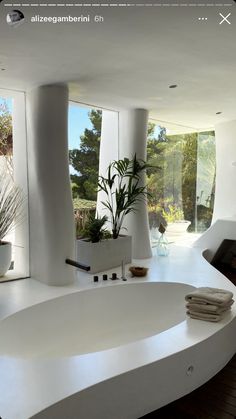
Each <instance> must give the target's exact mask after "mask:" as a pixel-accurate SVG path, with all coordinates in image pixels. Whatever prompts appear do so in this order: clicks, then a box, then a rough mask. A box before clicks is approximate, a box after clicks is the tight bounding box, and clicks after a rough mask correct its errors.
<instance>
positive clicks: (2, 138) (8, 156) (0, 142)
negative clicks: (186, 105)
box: [0, 102, 13, 175]
mask: <svg viewBox="0 0 236 419" xmlns="http://www.w3.org/2000/svg"><path fill="white" fill-rule="evenodd" d="M0 156H4V157H5V161H6V165H7V168H8V171H9V173H10V175H12V173H13V161H12V116H11V113H10V111H9V109H8V107H7V104H6V102H3V103H1V104H0Z"/></svg>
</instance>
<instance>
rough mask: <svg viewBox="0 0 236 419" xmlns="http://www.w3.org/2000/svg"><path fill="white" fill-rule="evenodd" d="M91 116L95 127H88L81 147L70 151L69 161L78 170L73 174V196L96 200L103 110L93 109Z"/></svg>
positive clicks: (82, 137)
mask: <svg viewBox="0 0 236 419" xmlns="http://www.w3.org/2000/svg"><path fill="white" fill-rule="evenodd" d="M89 118H90V121H91V123H92V126H93V128H92V129H87V128H86V129H85V131H84V134H83V135H81V137H80V147H79V148H78V149H77V148H76V149H73V150H70V151H69V162H70V164H71V166H72V167H73V168H74V170H75V171H76V172H77V174H73V175H71V182H72V193H73V198H76V197H79V198H82V199H87V200H91V201H96V199H97V182H98V167H99V149H100V138H101V123H102V111H99V110H91V111H90V112H89Z"/></svg>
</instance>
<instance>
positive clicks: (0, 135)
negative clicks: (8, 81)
mask: <svg viewBox="0 0 236 419" xmlns="http://www.w3.org/2000/svg"><path fill="white" fill-rule="evenodd" d="M0 171H1V173H2V174H3V177H2V178H1V191H3V190H4V187H5V186H6V182H7V183H8V188H7V195H6V196H8V197H9V193H10V192H9V187H13V185H15V186H17V187H20V189H21V194H22V197H23V202H22V204H21V206H20V217H18V218H17V221H16V223H15V224H14V225H13V228H11V229H10V231H9V232H8V233H7V234H6V235H5V237H3V238H2V239H3V241H7V242H10V243H11V244H12V254H11V264H10V268H9V270H8V272H7V273H6V274H5V275H4V276H3V277H1V278H0V281H1V282H2V281H8V280H13V279H17V278H24V277H26V276H29V235H28V186H27V162H26V126H25V96H24V93H21V92H8V91H6V90H0ZM4 182H5V183H4ZM16 200H17V198H16V197H15V198H14V201H13V202H14V203H15V202H16ZM1 202H3V201H1ZM8 202H9V201H8ZM2 209H3V207H2ZM8 213H9V212H8ZM11 213H12V212H11ZM1 215H2V219H3V217H4V210H3V212H2V214H1Z"/></svg>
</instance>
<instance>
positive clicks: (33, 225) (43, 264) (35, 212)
mask: <svg viewBox="0 0 236 419" xmlns="http://www.w3.org/2000/svg"><path fill="white" fill-rule="evenodd" d="M67 118H68V89H67V87H66V86H63V85H58V86H57V85H49V86H41V87H39V88H36V89H34V90H32V91H31V92H29V93H28V94H27V123H28V171H29V209H30V268H31V276H33V277H34V278H35V279H37V280H39V281H42V282H45V283H46V284H49V285H67V284H70V283H72V282H73V281H74V278H75V268H73V267H71V266H69V265H66V264H65V259H66V258H71V259H74V256H75V228H74V217H73V205H72V197H71V188H70V180H69V164H68V142H67V131H68V130H67Z"/></svg>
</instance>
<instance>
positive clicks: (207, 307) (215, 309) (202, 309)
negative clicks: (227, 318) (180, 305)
mask: <svg viewBox="0 0 236 419" xmlns="http://www.w3.org/2000/svg"><path fill="white" fill-rule="evenodd" d="M233 303H234V300H230V302H229V303H228V304H224V305H221V306H219V305H215V304H200V303H187V304H186V308H187V309H188V310H189V311H195V312H196V311H197V312H199V313H212V314H221V313H224V312H225V311H227V310H230V308H231V306H232V304H233Z"/></svg>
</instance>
